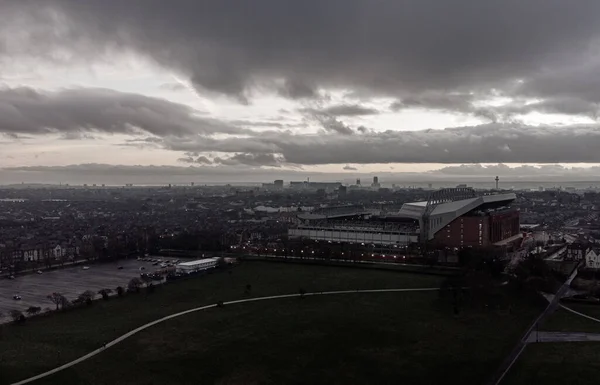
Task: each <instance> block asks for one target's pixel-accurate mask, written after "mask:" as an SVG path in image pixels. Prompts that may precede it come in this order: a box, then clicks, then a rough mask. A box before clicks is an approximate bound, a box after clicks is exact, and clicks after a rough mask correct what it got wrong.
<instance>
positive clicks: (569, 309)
mask: <svg viewBox="0 0 600 385" xmlns="http://www.w3.org/2000/svg"><path fill="white" fill-rule="evenodd" d="M560 307H562V308H563V309H565V310H567V311H570V312H571V313H573V314H577V315H578V316H581V317H585V318H587V319H590V320H592V321H596V322H600V319H598V318H594V317H592V316H589V315H587V314H584V313H580V312H578V311H577V310H573V309H571V308H570V307H568V306H565V305H562V304H561V305H560Z"/></svg>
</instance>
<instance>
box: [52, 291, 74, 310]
mask: <svg viewBox="0 0 600 385" xmlns="http://www.w3.org/2000/svg"><path fill="white" fill-rule="evenodd" d="M47 298H48V299H49V300H50V301H52V303H53V304H55V305H56V310H58V309H60V308H61V307H62V308H63V309H64V308H65V305H66V306H68V303H69V300H67V299H66V298H65V296H64V295H62V294H60V293H52V294H49V295H48V296H47Z"/></svg>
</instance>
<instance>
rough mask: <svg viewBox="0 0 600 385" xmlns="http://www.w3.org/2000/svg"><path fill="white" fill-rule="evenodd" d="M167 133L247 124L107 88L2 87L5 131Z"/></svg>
mask: <svg viewBox="0 0 600 385" xmlns="http://www.w3.org/2000/svg"><path fill="white" fill-rule="evenodd" d="M82 131H83V132H86V131H93V132H106V133H135V132H140V131H145V132H147V133H150V134H153V135H158V136H166V135H175V136H182V135H193V134H202V135H211V134H215V133H226V134H237V133H242V132H244V130H242V129H239V128H237V127H235V126H233V125H229V124H225V123H223V122H221V121H218V120H215V119H209V118H201V117H198V116H196V111H195V110H193V109H192V108H190V107H187V106H184V105H182V104H177V103H172V102H169V101H167V100H163V99H157V98H151V97H147V96H142V95H138V94H131V93H123V92H118V91H113V90H108V89H90V88H78V89H67V90H62V91H57V92H38V91H36V90H34V89H31V88H13V89H6V88H5V89H0V132H3V133H8V134H45V133H61V134H64V135H66V138H76V137H77V135H78V134H77V133H78V132H82Z"/></svg>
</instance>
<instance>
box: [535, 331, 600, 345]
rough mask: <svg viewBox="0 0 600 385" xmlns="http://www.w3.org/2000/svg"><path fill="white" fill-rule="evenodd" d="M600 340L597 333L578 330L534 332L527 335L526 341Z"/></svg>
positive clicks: (599, 335)
mask: <svg viewBox="0 0 600 385" xmlns="http://www.w3.org/2000/svg"><path fill="white" fill-rule="evenodd" d="M590 341H600V334H599V333H580V332H535V333H531V334H530V335H529V338H528V339H527V342H528V343H532V342H590Z"/></svg>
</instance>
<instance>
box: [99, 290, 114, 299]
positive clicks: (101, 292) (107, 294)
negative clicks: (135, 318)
mask: <svg viewBox="0 0 600 385" xmlns="http://www.w3.org/2000/svg"><path fill="white" fill-rule="evenodd" d="M110 293H112V290H111V289H101V290H99V291H98V294H100V295H101V296H102V299H103V300H105V301H106V300H108V296H109V294H110Z"/></svg>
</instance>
